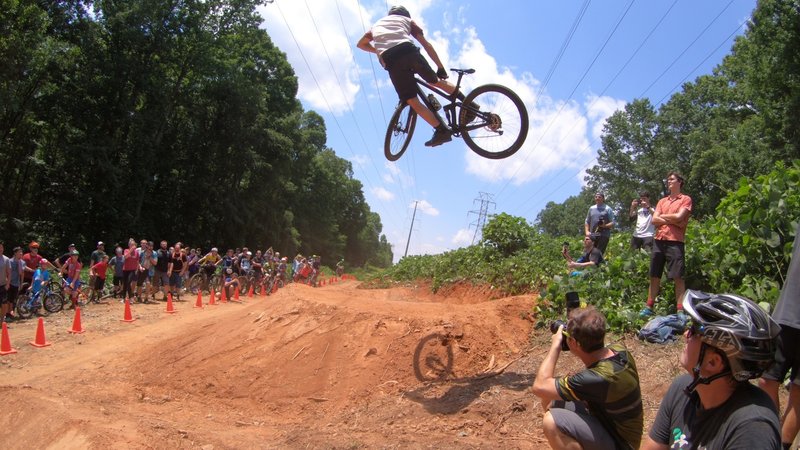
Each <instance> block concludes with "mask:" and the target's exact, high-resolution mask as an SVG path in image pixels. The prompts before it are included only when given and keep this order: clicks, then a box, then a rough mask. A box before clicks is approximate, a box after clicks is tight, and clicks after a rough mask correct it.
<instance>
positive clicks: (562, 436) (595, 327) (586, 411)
mask: <svg viewBox="0 0 800 450" xmlns="http://www.w3.org/2000/svg"><path fill="white" fill-rule="evenodd" d="M605 333H606V319H605V317H603V315H602V314H601V313H600V312H599V311H597V310H596V309H595V308H593V307H591V306H589V307H586V308H579V309H575V310H574V311H572V313H571V314H570V319H569V322H567V325H566V328H565V327H564V326H563V325H561V326H559V327H558V329H557V330H555V333H554V334H553V338H552V341H551V344H550V351H549V352H548V353H547V356H546V357H545V359H544V361H542V364H541V366H539V370H538V372H537V373H536V380H535V381H534V383H533V393H534V395H536V396H537V397H539V398H541V399H542V406H543V407H544V409H545V414H544V417H543V419H542V422H543V428H544V434H545V436H546V437H547V441H548V442H549V443H550V446H551V447H552V448H554V449H566V448H584V449H592V448H596V449H635V448H639V443H640V442H641V439H642V428H643V424H644V416H643V411H642V394H641V391H640V389H639V373H638V372H637V370H636V363H635V361H634V360H633V356H632V355H631V354H630V353H629V352H628V351H627V349H625V347H624V346H622V345H609V346H606V345H605ZM562 341H565V342H566V344H567V347H568V349H569V351H570V352H572V354H573V355H575V356H577V357H578V358H579V359H580V360H581V361H582V362H583V364H584V365H585V366H586V369H584V370H582V371H580V372H578V373H576V374H574V375H569V376H564V377H555V375H554V374H555V366H556V362H557V361H558V357H559V355H560V354H561V351H562V345H563V343H562Z"/></svg>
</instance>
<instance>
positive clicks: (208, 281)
mask: <svg viewBox="0 0 800 450" xmlns="http://www.w3.org/2000/svg"><path fill="white" fill-rule="evenodd" d="M216 270H217V266H215V265H214V264H206V265H204V266H203V267H201V268H200V270H199V271H198V272H197V273H196V274H194V275H192V277H191V278H189V284H188V285H187V286H186V288H187V289H188V290H189V292H190V293H192V294H197V293H198V292H210V290H211V288H214V290H215V291H219V287H220V283H221V281H222V276H221V275H220V274H218V273H216Z"/></svg>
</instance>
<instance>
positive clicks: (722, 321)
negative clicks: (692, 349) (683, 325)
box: [683, 290, 780, 385]
mask: <svg viewBox="0 0 800 450" xmlns="http://www.w3.org/2000/svg"><path fill="white" fill-rule="evenodd" d="M683 309H684V311H685V312H686V314H688V315H689V316H690V317H691V320H692V321H694V322H695V324H696V326H697V328H698V333H699V335H700V339H701V342H702V343H703V344H705V345H708V346H710V347H714V348H716V349H718V350H719V351H721V352H722V353H724V354H725V356H726V357H727V358H728V363H729V364H730V374H731V376H733V378H735V379H736V380H737V381H746V380H750V379H753V378H758V377H760V376H761V374H762V373H763V372H764V370H766V369H767V368H768V367H769V366H770V365H772V362H773V361H774V360H775V349H776V342H775V338H776V337H777V336H778V333H779V332H780V326H779V325H778V324H777V323H776V322H775V321H774V320H772V318H771V317H770V316H769V314H767V312H766V311H764V310H763V309H761V307H760V306H758V305H757V304H756V303H755V302H753V301H752V300H749V299H747V298H744V297H741V296H739V295H734V294H708V293H705V292H701V291H693V290H687V291H686V294H685V295H684V297H683ZM703 350H705V349H701V353H700V359H701V360H702V356H703ZM698 365H699V361H698ZM720 375H722V374H720ZM713 378H717V377H716V376H715V377H711V379H709V380H708V381H707V382H705V381H703V380H702V379H700V377H699V370H696V373H695V383H694V384H695V385H696V384H697V383H704V384H707V383H709V382H711V381H713Z"/></svg>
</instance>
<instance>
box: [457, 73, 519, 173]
mask: <svg viewBox="0 0 800 450" xmlns="http://www.w3.org/2000/svg"><path fill="white" fill-rule="evenodd" d="M458 123H459V131H460V132H461V137H462V138H463V139H464V142H465V143H466V144H467V146H468V147H469V148H470V150H472V151H473V152H475V153H477V154H478V155H480V156H482V157H484V158H488V159H503V158H508V157H509V156H511V155H513V154H514V153H516V152H517V150H519V149H520V147H522V144H523V143H525V139H526V138H527V137H528V110H527V109H526V108H525V104H524V103H522V100H521V99H520V98H519V96H518V95H517V94H516V93H515V92H514V91H512V90H511V89H509V88H507V87H505V86H501V85H499V84H486V85H483V86H478V87H477V88H476V89H475V90H473V91H472V92H470V93H469V95H467V97H466V98H465V99H464V102H463V104H462V106H461V110H460V112H459V116H458Z"/></svg>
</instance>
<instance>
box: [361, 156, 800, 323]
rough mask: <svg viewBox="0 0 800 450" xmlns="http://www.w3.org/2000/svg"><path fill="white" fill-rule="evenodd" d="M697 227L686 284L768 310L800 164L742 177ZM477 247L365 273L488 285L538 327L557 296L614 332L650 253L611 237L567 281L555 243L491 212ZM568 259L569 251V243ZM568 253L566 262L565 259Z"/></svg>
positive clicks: (665, 310) (624, 237)
mask: <svg viewBox="0 0 800 450" xmlns="http://www.w3.org/2000/svg"><path fill="white" fill-rule="evenodd" d="M738 184H739V187H738V189H736V190H735V191H731V192H730V193H729V194H728V196H727V197H725V198H724V199H723V201H722V202H721V203H720V205H719V207H718V208H717V212H716V214H714V215H713V216H711V217H708V218H706V219H705V220H702V221H699V220H692V221H691V222H690V225H689V228H688V232H687V245H686V249H687V250H686V251H687V258H686V273H687V287H688V288H690V289H701V290H706V291H708V292H735V293H738V294H742V295H745V296H747V297H749V298H751V299H753V300H755V301H757V302H762V301H763V302H768V303H770V304H772V305H774V304H775V301H776V300H777V297H778V293H779V290H780V287H781V286H782V284H783V281H784V280H783V276H784V274H785V273H786V271H787V269H788V265H789V258H790V255H791V250H792V242H793V240H794V237H795V236H794V234H795V230H796V229H797V224H798V221H800V161H798V162H795V163H794V165H792V166H791V167H786V166H784V165H783V164H782V163H778V164H777V166H776V168H775V169H774V170H773V171H772V172H770V173H769V174H767V175H763V176H759V177H757V178H756V179H747V178H742V179H741V180H739V183H738ZM485 230H488V231H489V232H488V233H484V238H483V240H482V241H481V243H480V244H478V245H474V246H471V247H468V248H462V249H458V250H454V251H450V252H447V253H444V254H441V255H426V256H412V257H407V258H403V259H402V260H401V261H400V262H399V263H398V264H396V265H394V266H393V267H391V268H389V269H387V270H386V271H384V272H382V273H380V274H377V275H375V277H374V278H375V279H380V280H382V281H383V283H378V284H377V286H379V287H385V286H387V285H389V284H390V283H389V282H387V280H391V281H392V282H415V281H417V280H420V279H428V280H431V282H432V288H433V290H434V291H436V290H438V289H440V288H441V287H442V286H443V285H446V284H450V283H459V282H470V283H481V284H489V285H491V286H492V287H493V288H494V289H496V290H497V292H498V296H499V295H516V294H530V293H534V294H539V301H538V302H537V304H536V306H535V307H534V310H533V311H532V313H533V314H534V316H535V317H536V320H537V323H538V325H540V326H543V325H546V324H547V323H549V322H550V321H552V320H554V319H558V318H561V319H563V316H564V313H565V297H566V293H567V292H577V293H578V294H579V296H580V298H581V300H582V301H584V302H586V303H588V304H592V305H594V306H595V307H597V308H598V309H599V310H601V311H602V312H603V313H604V314H605V315H606V318H607V321H608V324H609V327H610V328H611V329H612V330H614V331H630V330H634V329H638V328H639V327H640V326H641V325H642V324H643V321H642V319H640V318H639V314H638V313H639V311H640V310H641V308H642V307H643V306H644V302H645V299H646V298H647V289H648V285H649V267H650V255H649V254H648V253H646V252H645V251H643V250H638V251H637V250H632V249H631V248H630V234H629V233H615V234H614V235H613V236H612V238H611V242H610V243H609V246H608V248H607V249H606V253H605V259H606V262H605V263H604V264H603V265H601V266H600V267H598V268H594V269H589V270H584V271H583V272H582V274H581V275H576V276H572V275H570V271H569V270H568V269H567V266H566V263H565V261H564V259H563V257H562V255H561V245H562V241H563V238H559V237H554V236H550V235H548V234H545V233H540V232H537V231H536V230H535V229H534V228H533V227H532V226H531V225H529V224H528V223H526V222H525V220H524V219H522V218H520V217H513V216H510V215H508V214H499V215H497V216H495V217H494V218H493V219H492V220H490V222H489V223H487V224H486V228H485ZM571 240H572V241H573V245H572V250H573V252H575V251H577V250H579V247H578V245H579V244H578V243H579V241H580V238H579V237H574V238H572V239H571ZM575 256H577V255H573V257H575ZM674 299H675V293H674V286H673V284H672V283H670V282H667V281H664V282H663V283H662V291H661V293H660V296H659V300H658V301H657V302H656V313H657V314H669V313H673V312H675V300H674Z"/></svg>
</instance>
